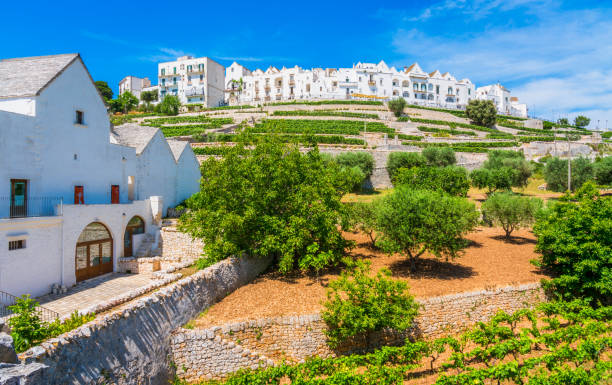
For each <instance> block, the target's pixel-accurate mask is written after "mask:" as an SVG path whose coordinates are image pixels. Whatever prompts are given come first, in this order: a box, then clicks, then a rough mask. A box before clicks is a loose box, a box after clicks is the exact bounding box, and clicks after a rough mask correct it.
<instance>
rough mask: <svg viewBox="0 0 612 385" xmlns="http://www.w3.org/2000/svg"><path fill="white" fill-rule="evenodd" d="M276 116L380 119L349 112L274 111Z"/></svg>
mask: <svg viewBox="0 0 612 385" xmlns="http://www.w3.org/2000/svg"><path fill="white" fill-rule="evenodd" d="M272 115H274V116H342V117H345V118H362V119H379V116H378V114H366V113H363V112H347V111H305V110H295V111H274V113H273V114H272Z"/></svg>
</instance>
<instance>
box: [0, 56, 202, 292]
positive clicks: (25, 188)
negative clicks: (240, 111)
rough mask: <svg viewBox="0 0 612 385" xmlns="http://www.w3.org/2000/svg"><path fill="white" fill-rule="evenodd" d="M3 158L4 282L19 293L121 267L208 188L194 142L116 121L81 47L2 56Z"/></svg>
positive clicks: (0, 235)
mask: <svg viewBox="0 0 612 385" xmlns="http://www.w3.org/2000/svg"><path fill="white" fill-rule="evenodd" d="M0 165H1V167H0V191H3V192H4V193H3V194H0V291H3V292H7V293H10V294H13V295H21V294H31V295H33V296H37V295H41V294H45V293H48V292H49V291H50V288H51V285H53V284H56V283H57V284H62V285H66V286H70V285H73V284H74V283H75V282H77V281H81V280H84V279H87V278H91V277H94V276H97V275H100V274H104V273H106V272H111V271H116V270H117V266H118V265H117V262H118V258H119V257H122V256H131V255H132V253H133V252H134V251H135V250H136V249H137V247H138V243H139V241H141V240H142V237H143V236H144V235H143V234H144V233H148V234H150V235H152V236H156V235H157V232H158V230H159V228H158V227H157V225H158V221H159V217H160V216H161V215H162V213H164V212H165V208H166V207H170V206H174V205H176V204H177V203H178V202H180V201H182V200H183V199H185V198H186V197H188V196H189V195H191V194H192V193H195V192H197V191H198V187H199V186H198V180H199V167H198V165H197V160H196V159H195V156H194V154H193V152H192V151H191V149H190V146H188V145H184V144H182V143H174V142H172V141H166V140H165V138H164V137H163V135H162V133H161V132H160V131H159V130H158V129H155V128H150V127H146V128H145V127H138V126H131V127H123V126H120V127H115V128H114V129H113V128H112V126H111V124H110V122H109V119H108V115H107V111H106V107H105V105H104V101H103V99H102V97H101V96H100V94H99V93H98V91H97V88H96V87H95V85H94V83H93V81H92V79H91V76H90V74H89V72H88V71H87V68H86V67H85V65H84V64H83V61H82V60H81V58H80V56H79V55H78V54H69V55H54V56H43V57H31V58H19V59H10V60H2V61H0ZM4 194H6V195H4Z"/></svg>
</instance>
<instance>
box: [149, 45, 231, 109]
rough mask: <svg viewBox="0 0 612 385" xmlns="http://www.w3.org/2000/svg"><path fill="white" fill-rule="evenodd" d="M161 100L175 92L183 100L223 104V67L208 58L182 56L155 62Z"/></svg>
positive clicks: (184, 101)
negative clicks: (167, 60) (170, 60)
mask: <svg viewBox="0 0 612 385" xmlns="http://www.w3.org/2000/svg"><path fill="white" fill-rule="evenodd" d="M157 67H158V68H157V76H158V86H159V97H160V100H161V99H163V98H164V97H165V96H167V95H175V96H178V98H179V100H180V101H181V103H182V104H202V105H203V106H204V107H217V106H220V105H223V104H224V98H225V95H224V82H225V67H223V66H222V65H221V64H219V63H217V62H216V61H214V60H212V59H210V58H207V57H201V58H194V57H192V56H182V57H179V58H178V59H177V60H176V61H172V62H164V63H159V64H158V66H157Z"/></svg>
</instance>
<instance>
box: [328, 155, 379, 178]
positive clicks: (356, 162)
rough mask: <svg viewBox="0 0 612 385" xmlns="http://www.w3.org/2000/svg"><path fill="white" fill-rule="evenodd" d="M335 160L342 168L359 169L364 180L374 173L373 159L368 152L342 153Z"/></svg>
mask: <svg viewBox="0 0 612 385" xmlns="http://www.w3.org/2000/svg"><path fill="white" fill-rule="evenodd" d="M335 160H336V162H338V164H339V165H340V166H342V167H355V166H357V167H359V168H360V169H361V171H362V172H363V173H364V174H365V176H366V178H367V177H369V176H370V175H372V171H374V157H372V154H370V153H369V152H363V151H359V152H343V153H341V154H338V155H337V156H336V158H335Z"/></svg>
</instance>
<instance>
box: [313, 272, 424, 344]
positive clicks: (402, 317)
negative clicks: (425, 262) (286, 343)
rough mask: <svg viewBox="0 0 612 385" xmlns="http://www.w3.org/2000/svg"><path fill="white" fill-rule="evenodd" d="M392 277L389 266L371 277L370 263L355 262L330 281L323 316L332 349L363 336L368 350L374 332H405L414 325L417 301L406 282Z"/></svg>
mask: <svg viewBox="0 0 612 385" xmlns="http://www.w3.org/2000/svg"><path fill="white" fill-rule="evenodd" d="M390 277H391V272H390V271H389V270H387V269H381V270H380V271H378V273H377V274H376V276H375V277H372V276H371V275H370V263H369V262H365V263H364V262H356V263H354V265H353V266H350V271H348V272H347V271H344V272H342V274H341V275H340V278H338V279H336V280H333V281H331V282H330V283H329V290H328V292H327V301H326V302H325V303H324V308H325V309H324V310H323V312H322V313H321V318H322V319H323V321H325V323H326V324H327V330H326V331H325V334H326V336H327V338H328V344H329V345H330V346H331V347H332V348H336V347H338V345H340V344H341V343H342V342H344V341H346V340H348V339H350V338H353V337H358V336H363V337H364V340H365V345H366V346H367V348H368V350H369V348H370V339H371V338H370V337H371V334H372V333H373V332H376V331H380V330H383V329H385V328H390V329H393V330H396V331H404V330H406V329H408V328H409V327H411V326H412V323H413V320H414V318H415V317H416V316H417V314H418V304H417V302H416V301H415V300H414V298H413V297H412V296H411V295H410V294H409V292H408V285H407V284H406V282H404V281H399V280H394V279H391V278H390Z"/></svg>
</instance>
